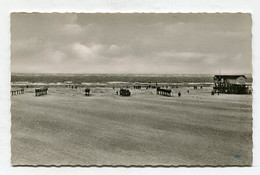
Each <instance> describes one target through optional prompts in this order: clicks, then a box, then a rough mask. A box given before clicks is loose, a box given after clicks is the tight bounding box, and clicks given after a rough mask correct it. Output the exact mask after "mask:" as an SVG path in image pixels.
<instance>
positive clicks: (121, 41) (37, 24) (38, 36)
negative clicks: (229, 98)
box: [11, 13, 252, 74]
mask: <svg viewBox="0 0 260 175" xmlns="http://www.w3.org/2000/svg"><path fill="white" fill-rule="evenodd" d="M219 69H220V71H221V73H222V74H224V73H225V74H238V73H251V72H252V65H251V17H250V15H249V14H75V13H74V14H73V13H72V14H69V13H67V14H66V13H64V14H61V13H60V14H58V13H53V14H51V13H49V14H44V13H42V14H39V13H28V14H26V13H13V14H12V15H11V70H12V72H13V73H134V74H139V73H141V74H151V73H152V74H158V73H159V74H194V73H195V74H197V73H199V74H201V73H205V74H207V73H211V74H215V73H218V72H219Z"/></svg>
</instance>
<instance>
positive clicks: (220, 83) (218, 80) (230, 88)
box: [213, 75, 248, 94]
mask: <svg viewBox="0 0 260 175" xmlns="http://www.w3.org/2000/svg"><path fill="white" fill-rule="evenodd" d="M213 80H214V87H213V90H214V91H215V92H219V93H228V94H246V93H247V92H248V87H247V86H246V80H247V78H246V76H245V75H215V76H214V78H213Z"/></svg>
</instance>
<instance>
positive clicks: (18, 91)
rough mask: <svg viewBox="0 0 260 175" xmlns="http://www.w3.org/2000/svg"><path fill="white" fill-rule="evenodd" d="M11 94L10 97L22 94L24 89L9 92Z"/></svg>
mask: <svg viewBox="0 0 260 175" xmlns="http://www.w3.org/2000/svg"><path fill="white" fill-rule="evenodd" d="M11 94H12V95H20V94H24V89H18V90H12V91H11Z"/></svg>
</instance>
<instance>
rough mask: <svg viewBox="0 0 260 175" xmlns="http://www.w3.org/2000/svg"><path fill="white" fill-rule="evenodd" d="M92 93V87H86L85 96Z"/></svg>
mask: <svg viewBox="0 0 260 175" xmlns="http://www.w3.org/2000/svg"><path fill="white" fill-rule="evenodd" d="M89 95H90V89H89V88H86V89H85V96H89Z"/></svg>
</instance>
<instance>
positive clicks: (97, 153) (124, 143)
mask: <svg viewBox="0 0 260 175" xmlns="http://www.w3.org/2000/svg"><path fill="white" fill-rule="evenodd" d="M118 90H119V89H112V88H105V87H104V88H91V95H90V96H84V89H82V88H78V89H71V88H58V87H56V88H49V91H48V95H44V96H39V97H35V94H34V89H33V88H27V89H25V94H22V95H17V96H12V97H11V102H12V106H11V114H12V129H11V134H12V140H11V146H12V164H13V165H139V166H141V165H165V166H168V165H174V166H178V165H184V166H186V165H188V166H190V165H193V166H196V165H202V166H204V165H207V166H226V165H229V166H236V165H245V166H250V165H251V164H252V147H253V143H252V95H231V94H220V95H217V94H215V95H211V93H210V92H211V90H212V88H211V87H205V88H203V89H197V90H194V89H193V88H188V87H183V88H178V89H173V91H174V94H173V97H165V96H160V95H156V90H155V89H141V90H140V89H130V91H131V92H132V95H131V96H130V97H121V96H118V95H116V91H118ZM187 90H189V91H190V92H189V93H187ZM179 91H180V92H181V93H182V95H181V97H178V96H177V93H178V92H179Z"/></svg>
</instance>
